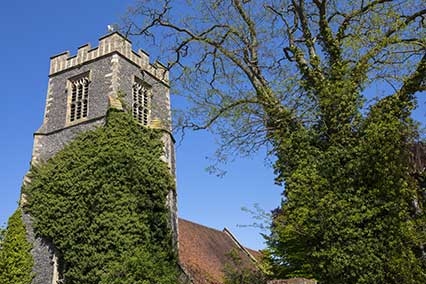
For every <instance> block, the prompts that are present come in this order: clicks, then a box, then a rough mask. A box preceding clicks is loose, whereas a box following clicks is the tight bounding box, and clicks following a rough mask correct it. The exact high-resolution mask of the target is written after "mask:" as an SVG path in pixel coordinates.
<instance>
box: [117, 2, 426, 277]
mask: <svg viewBox="0 0 426 284" xmlns="http://www.w3.org/2000/svg"><path fill="white" fill-rule="evenodd" d="M140 3H141V4H139V5H136V6H135V7H134V9H133V10H131V11H130V14H129V17H128V18H127V21H126V23H125V27H124V28H125V30H126V31H128V33H129V34H131V35H143V36H146V37H148V38H149V37H155V39H156V40H157V41H156V42H160V43H161V44H162V45H163V46H165V49H166V50H172V51H173V52H172V53H171V54H170V53H164V54H168V57H167V59H168V60H169V61H170V62H169V67H171V68H172V67H173V68H175V70H176V73H175V74H176V75H177V76H178V78H177V79H179V80H177V82H178V84H176V90H177V91H178V92H180V93H181V94H183V95H184V96H186V97H187V98H188V100H189V102H190V111H185V112H184V114H183V116H181V125H182V126H183V127H184V128H185V127H190V128H192V129H210V130H212V131H213V132H215V133H217V134H218V135H219V137H220V138H221V141H222V144H221V145H222V146H221V149H220V150H221V151H220V153H221V154H224V155H225V156H226V155H227V154H229V153H235V152H237V153H242V154H250V153H252V152H253V151H255V150H257V149H259V147H262V146H264V145H268V147H269V150H270V153H271V155H273V156H274V158H275V159H276V163H275V167H274V168H275V172H276V181H277V182H278V183H280V184H282V185H285V189H284V194H283V201H282V205H281V206H280V208H279V210H277V212H276V214H275V217H274V220H273V226H272V232H271V235H270V236H269V238H268V242H269V249H270V253H271V256H270V261H271V264H272V265H273V267H275V269H274V270H275V274H276V276H277V277H289V276H304V277H314V278H315V279H318V280H319V281H320V282H321V283H327V284H330V283H336V284H338V283H339V284H341V283H376V284H377V283H387V284H389V283H395V284H396V283H424V282H425V281H426V274H425V272H424V271H425V251H424V244H425V242H426V239H425V237H424V235H425V234H424V229H422V228H424V225H423V224H424V211H423V208H424V205H425V204H423V203H422V202H419V198H418V196H419V186H418V182H417V180H416V179H414V178H413V176H412V175H411V174H410V173H411V172H412V165H411V162H410V157H411V153H410V148H411V146H412V144H413V143H414V142H415V141H416V139H417V138H418V130H417V124H416V123H415V122H414V121H412V119H411V112H412V111H413V109H415V108H416V104H417V102H416V96H417V95H419V94H421V92H423V91H425V90H426V41H425V39H426V29H425V16H426V9H425V2H424V1H423V0H422V1H418V0H408V1H406V0H404V1H402V0H369V1H366V0H351V1H337V0H281V1H275V0H271V1H250V0H245V1H241V0H229V1H223V0H219V1H201V2H200V1H177V0H176V1H173V0H164V1H142V2H140ZM183 7H185V8H183ZM194 11H196V12H194ZM165 34H166V35H167V36H164V35H165ZM158 39H162V41H161V40H160V41H158ZM372 87H374V88H372ZM372 89H377V90H379V92H378V93H374V94H372ZM222 157H223V156H222ZM222 157H221V158H222Z"/></svg>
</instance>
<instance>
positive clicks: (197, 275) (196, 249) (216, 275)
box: [179, 219, 260, 284]
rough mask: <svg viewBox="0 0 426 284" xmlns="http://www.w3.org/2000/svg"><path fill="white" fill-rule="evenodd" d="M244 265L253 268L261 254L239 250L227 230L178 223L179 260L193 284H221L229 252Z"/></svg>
mask: <svg viewBox="0 0 426 284" xmlns="http://www.w3.org/2000/svg"><path fill="white" fill-rule="evenodd" d="M233 250H234V251H237V252H238V253H239V254H240V257H241V260H242V262H243V264H244V265H248V266H251V267H253V268H254V267H255V266H254V260H253V259H255V258H258V257H260V253H259V252H257V251H254V250H248V249H246V248H244V247H242V246H241V245H240V244H239V243H238V241H237V240H236V239H235V237H234V236H232V234H230V233H229V231H227V230H226V229H225V230H224V231H219V230H216V229H212V228H208V227H205V226H202V225H199V224H196V223H193V222H190V221H187V220H184V219H179V260H180V262H181V265H182V267H183V268H184V270H185V271H186V273H187V274H189V277H190V278H192V281H193V283H194V284H222V283H223V277H224V274H223V269H224V265H225V264H226V263H227V262H229V257H228V254H229V253H230V252H231V251H233Z"/></svg>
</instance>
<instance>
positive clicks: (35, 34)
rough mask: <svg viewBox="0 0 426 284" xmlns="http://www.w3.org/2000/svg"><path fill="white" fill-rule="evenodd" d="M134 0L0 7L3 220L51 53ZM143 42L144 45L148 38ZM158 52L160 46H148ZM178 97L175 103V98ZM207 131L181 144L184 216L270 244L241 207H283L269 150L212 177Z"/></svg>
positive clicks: (72, 45)
mask: <svg viewBox="0 0 426 284" xmlns="http://www.w3.org/2000/svg"><path fill="white" fill-rule="evenodd" d="M132 3H133V1H128V0H125V1H123V0H120V1H118V0H85V1H84V0H73V1H63V0H43V1H33V0H25V1H4V3H2V8H1V10H0V27H1V30H2V31H1V33H0V37H1V38H0V70H1V71H0V74H1V76H0V86H1V89H0V90H1V94H0V98H1V104H2V108H1V112H0V121H1V123H2V129H1V131H0V157H1V163H0V224H4V223H5V222H6V221H7V218H8V217H9V216H10V215H11V213H12V212H13V211H14V210H15V209H16V207H17V201H18V199H19V192H20V186H21V183H22V178H23V176H24V175H25V173H26V171H27V170H28V167H29V161H30V159H31V150H32V142H33V138H32V134H33V133H34V131H35V130H36V129H37V128H38V127H39V126H40V125H41V122H42V118H43V112H44V104H45V97H46V90H47V79H48V77H47V75H48V68H49V57H50V56H52V55H55V54H57V53H60V52H63V51H65V50H70V51H71V53H75V52H76V49H77V47H79V46H81V45H83V44H85V43H87V42H90V43H91V44H92V46H96V45H97V39H98V38H99V37H100V36H102V35H104V34H105V33H106V27H107V25H108V24H111V23H116V22H119V21H120V17H121V16H122V15H123V14H124V13H125V11H126V8H127V6H129V5H131V4H132ZM140 44H141V46H140V47H143V46H144V44H143V43H140ZM147 51H148V52H149V53H151V54H155V51H153V50H147ZM172 102H173V101H172ZM212 140H213V138H212V137H211V136H209V134H207V133H201V132H198V133H188V134H187V135H186V137H185V140H184V141H183V144H182V145H181V146H180V147H179V148H178V149H177V180H178V207H179V215H180V216H181V217H183V218H185V219H188V220H192V221H195V222H198V223H201V224H203V225H207V226H210V227H214V228H217V229H222V228H223V227H228V228H229V229H231V231H233V232H234V233H235V234H236V236H237V237H238V238H239V239H240V240H241V241H242V243H243V244H244V245H246V246H248V247H252V248H255V249H259V248H263V247H264V245H263V240H262V238H261V237H260V235H259V231H258V230H256V229H253V228H240V227H238V226H237V225H244V224H250V223H251V222H252V219H251V216H250V215H248V214H247V213H245V212H242V211H241V207H242V206H245V207H252V206H253V204H255V203H258V204H259V205H260V207H262V208H264V209H266V210H271V209H273V208H275V207H277V206H278V205H279V201H280V193H281V189H280V188H279V187H277V186H275V185H274V183H273V174H272V169H271V168H269V167H265V166H264V160H263V158H264V157H263V156H262V155H261V154H259V156H257V157H253V158H252V159H240V160H238V161H236V162H235V163H233V164H231V165H230V166H229V167H228V169H229V172H228V174H227V175H226V176H225V177H223V178H217V177H215V176H212V175H209V174H208V173H207V172H206V171H205V170H204V169H205V167H206V166H208V165H209V161H207V160H206V156H209V155H211V154H212V152H213V151H214V150H215V145H214V143H213V142H212Z"/></svg>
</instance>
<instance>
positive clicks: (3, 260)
mask: <svg viewBox="0 0 426 284" xmlns="http://www.w3.org/2000/svg"><path fill="white" fill-rule="evenodd" d="M0 235H1V237H0V283H16V284H29V283H31V280H32V278H33V273H32V268H33V258H32V256H31V254H30V251H31V248H32V247H31V244H30V243H29V242H28V241H27V234H26V230H25V225H24V223H23V221H22V212H21V209H18V210H16V211H15V213H13V215H12V216H10V218H9V221H8V224H7V229H6V230H3V229H2V230H1V234H0Z"/></svg>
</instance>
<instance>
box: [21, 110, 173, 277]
mask: <svg viewBox="0 0 426 284" xmlns="http://www.w3.org/2000/svg"><path fill="white" fill-rule="evenodd" d="M160 137H161V133H160V132H159V131H156V130H152V129H147V128H143V127H140V126H139V125H138V124H137V123H136V122H135V121H134V119H133V118H132V117H131V116H129V115H128V114H127V113H125V112H119V111H115V110H110V111H109V113H108V116H107V123H106V125H105V126H104V127H100V128H98V129H96V130H94V131H89V132H85V133H83V134H81V135H80V136H79V137H78V138H76V139H75V140H74V141H73V142H72V143H70V144H69V145H68V146H66V147H65V148H64V149H63V150H62V151H61V152H59V153H58V154H57V155H55V156H54V157H53V158H52V159H50V160H49V161H48V162H47V163H46V164H44V165H42V166H40V167H36V168H33V169H32V170H31V175H32V182H31V184H30V185H29V186H28V187H27V188H25V189H24V192H25V193H26V194H27V195H28V202H29V206H28V208H27V210H28V211H29V213H30V214H31V215H32V216H33V217H34V228H35V231H36V233H37V234H38V235H40V236H42V237H44V238H46V239H48V240H50V241H52V242H53V244H54V246H55V247H56V248H57V249H58V251H59V252H60V264H61V272H62V274H63V275H62V276H63V278H64V279H65V282H66V283H73V284H74V283H82V284H83V283H144V284H147V283H160V284H166V283H176V282H173V280H174V279H175V278H176V275H177V273H176V272H175V271H176V267H177V266H176V255H175V254H176V252H175V251H174V249H173V243H172V232H171V229H170V226H169V211H168V208H167V206H166V196H167V194H168V192H169V190H173V189H174V180H173V178H172V177H171V175H170V171H169V169H168V167H167V165H166V163H164V162H163V161H161V159H160V157H161V155H162V153H163V144H162V142H161V140H160ZM148 268H150V270H149V271H150V274H146V272H147V271H148ZM136 279H137V280H136ZM138 281H139V282H138Z"/></svg>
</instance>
